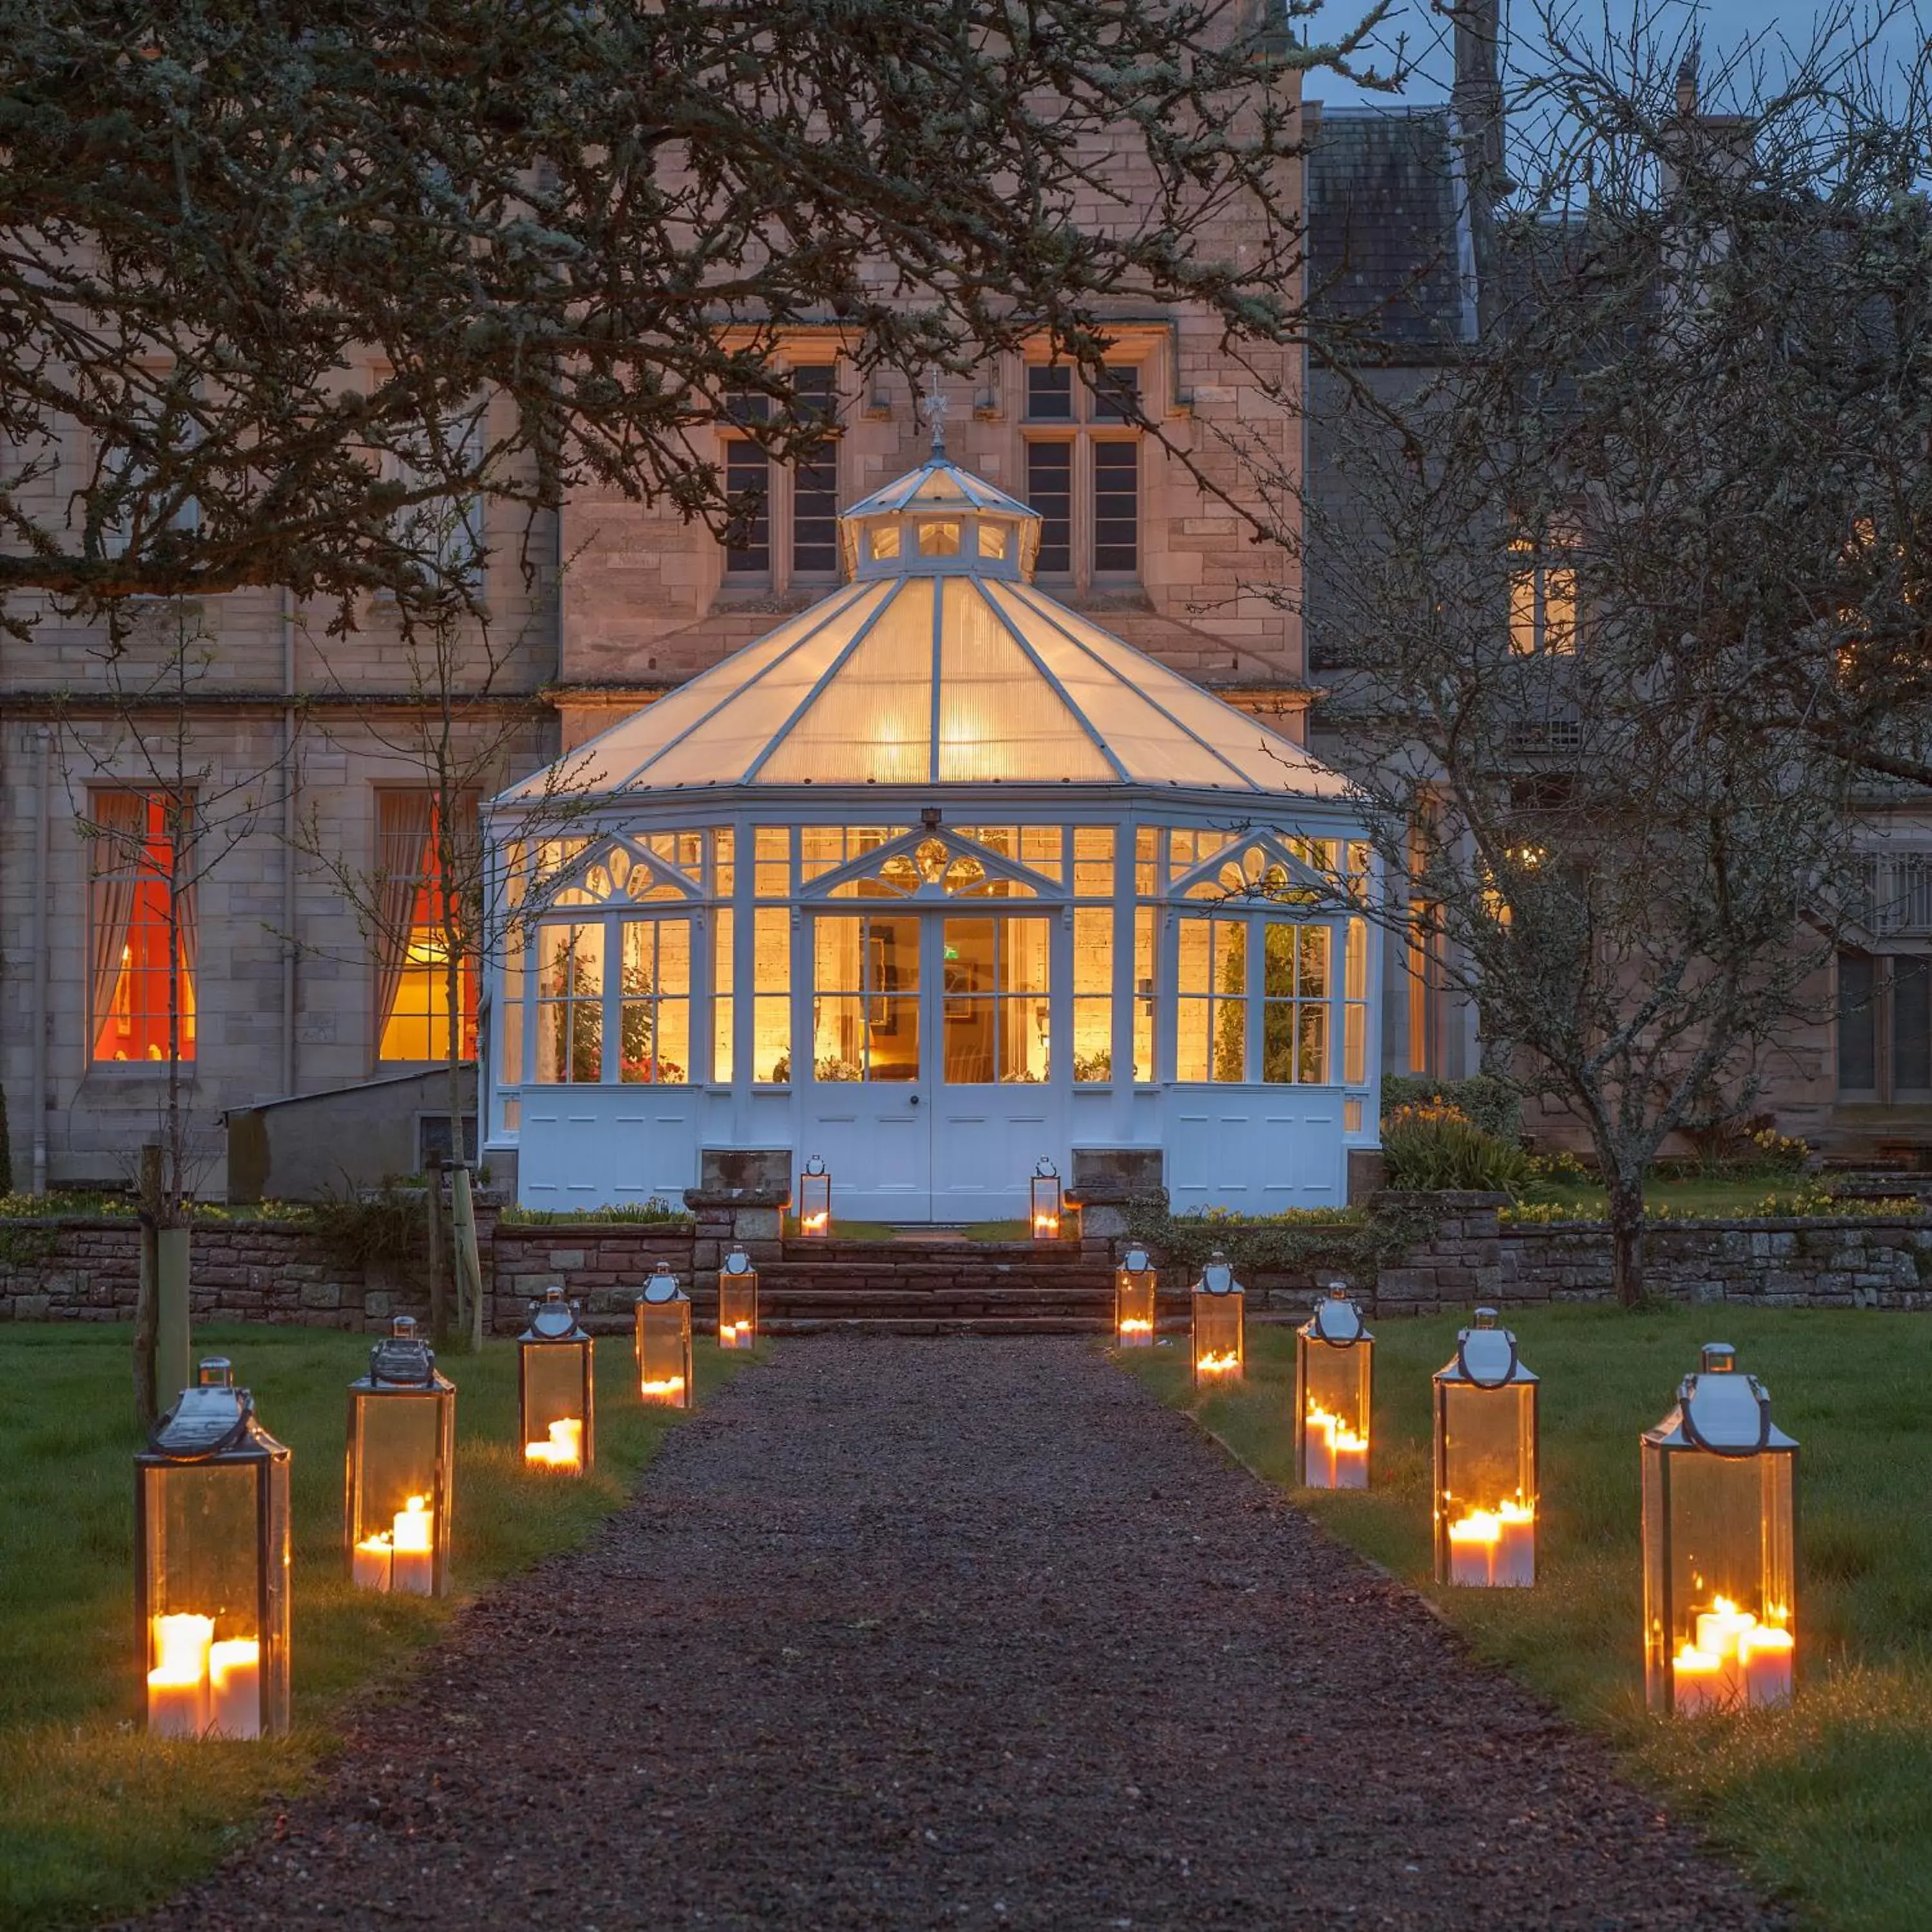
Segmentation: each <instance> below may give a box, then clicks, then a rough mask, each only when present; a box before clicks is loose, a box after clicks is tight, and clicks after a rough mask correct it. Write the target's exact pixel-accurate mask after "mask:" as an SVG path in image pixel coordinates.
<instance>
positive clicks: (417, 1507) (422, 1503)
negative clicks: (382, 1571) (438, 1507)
mask: <svg viewBox="0 0 1932 1932" xmlns="http://www.w3.org/2000/svg"><path fill="white" fill-rule="evenodd" d="M389 1588H390V1589H392V1590H393V1591H395V1592H397V1593H398V1595H406V1596H413V1597H428V1596H431V1595H434V1592H435V1589H436V1512H435V1511H434V1510H433V1509H431V1508H430V1507H429V1505H428V1498H427V1497H425V1496H412V1497H410V1499H409V1501H408V1502H406V1503H405V1504H404V1505H403V1507H402V1508H401V1509H400V1510H398V1511H397V1512H396V1521H395V1557H394V1558H393V1559H392V1564H391V1568H390V1571H389Z"/></svg>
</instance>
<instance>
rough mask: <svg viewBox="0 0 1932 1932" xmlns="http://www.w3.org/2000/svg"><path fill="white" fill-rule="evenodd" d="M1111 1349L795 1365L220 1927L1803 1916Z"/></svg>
mask: <svg viewBox="0 0 1932 1932" xmlns="http://www.w3.org/2000/svg"><path fill="white" fill-rule="evenodd" d="M1770 1922H1772V1921H1770V1920H1769V1919H1768V1918H1767V1917H1766V1913H1765V1910H1764V1908H1763V1906H1761V1905H1760V1903H1759V1902H1758V1901H1757V1900H1755V1899H1754V1898H1753V1897H1752V1896H1751V1894H1749V1893H1748V1891H1746V1890H1745V1888H1744V1887H1743V1886H1742V1885H1741V1884H1740V1883H1739V1881H1738V1880H1737V1879H1736V1878H1735V1877H1734V1876H1733V1875H1732V1874H1731V1873H1730V1872H1729V1871H1728V1870H1727V1869H1726V1868H1725V1867H1724V1866H1723V1865H1721V1864H1719V1863H1718V1861H1715V1859H1713V1858H1710V1857H1709V1856H1708V1855H1705V1854H1704V1853H1703V1852H1700V1851H1699V1849H1697V1846H1696V1845H1695V1843H1694V1842H1693V1841H1692V1840H1691V1838H1689V1837H1688V1835H1686V1834H1685V1833H1684V1832H1681V1831H1679V1830H1677V1829H1673V1828H1672V1827H1670V1826H1667V1825H1666V1824H1665V1823H1664V1821H1663V1820H1662V1819H1661V1817H1660V1816H1659V1814H1658V1811H1657V1808H1656V1807H1655V1805H1654V1804H1653V1803H1652V1802H1649V1801H1647V1800H1646V1799H1644V1798H1643V1797H1642V1796H1639V1795H1638V1794H1637V1793H1634V1792H1633V1791H1632V1790H1630V1789H1629V1788H1628V1787H1626V1786H1625V1785H1622V1784H1619V1782H1618V1781H1616V1779H1615V1778H1613V1776H1612V1775H1611V1773H1610V1770H1609V1768H1608V1766H1607V1760H1606V1757H1605V1755H1604V1753H1603V1751H1601V1749H1600V1748H1598V1747H1597V1746H1596V1745H1594V1744H1592V1743H1591V1742H1589V1741H1588V1740H1586V1739H1580V1738H1579V1737H1577V1736H1574V1734H1572V1733H1570V1732H1568V1730H1565V1729H1564V1728H1563V1727H1562V1726H1560V1725H1559V1724H1557V1723H1556V1722H1555V1721H1553V1719H1552V1718H1550V1716H1549V1715H1547V1713H1546V1712H1544V1711H1542V1710H1541V1709H1538V1707H1537V1706H1535V1704H1533V1703H1532V1702H1531V1701H1530V1700H1529V1698H1527V1697H1526V1696H1524V1695H1523V1694H1521V1693H1520V1692H1519V1691H1516V1690H1514V1688H1511V1686H1510V1685H1508V1683H1507V1682H1505V1680H1504V1679H1502V1678H1500V1677H1499V1676H1496V1675H1494V1674H1493V1673H1488V1672H1486V1671H1484V1670H1480V1669H1478V1668H1477V1667H1475V1666H1474V1665H1472V1664H1470V1663H1469V1662H1468V1661H1466V1659H1465V1658H1463V1656H1462V1655H1461V1654H1460V1652H1459V1650H1458V1649H1457V1646H1456V1644H1455V1643H1454V1641H1453V1640H1451V1638H1450V1637H1448V1634H1446V1633H1445V1631H1443V1630H1442V1628H1441V1627H1440V1626H1439V1625H1437V1624H1436V1622H1435V1621H1434V1620H1433V1619H1432V1618H1431V1617H1430V1616H1429V1615H1428V1614H1427V1613H1426V1612H1425V1611H1424V1610H1421V1608H1420V1607H1418V1605H1417V1604H1416V1603H1415V1601H1414V1600H1413V1599H1412V1598H1409V1597H1408V1596H1406V1595H1405V1594H1404V1593H1403V1592H1401V1591H1400V1590H1398V1589H1396V1588H1395V1587H1394V1586H1392V1585H1391V1584H1389V1583H1385V1582H1384V1581H1383V1580H1381V1579H1380V1578H1379V1577H1377V1576H1376V1574H1373V1572H1371V1571H1369V1570H1367V1568H1364V1566H1363V1565H1361V1564H1360V1563H1358V1562H1356V1561H1355V1559H1353V1558H1352V1557H1350V1556H1348V1555H1346V1553H1343V1552H1342V1551H1341V1550H1338V1549H1337V1548H1335V1547H1332V1546H1331V1545H1330V1544H1327V1543H1325V1541H1323V1540H1322V1538H1320V1537H1319V1536H1318V1535H1316V1532H1314V1530H1313V1529H1312V1528H1311V1527H1310V1525H1309V1524H1308V1523H1307V1520H1305V1519H1304V1517H1301V1515H1299V1514H1298V1513H1297V1512H1296V1511H1294V1510H1293V1509H1292V1508H1289V1507H1288V1506H1287V1505H1286V1503H1284V1502H1282V1501H1281V1500H1280V1499H1278V1498H1277V1497H1276V1496H1274V1494H1273V1493H1271V1492H1270V1491H1268V1490H1265V1489H1264V1488H1263V1487H1262V1485H1260V1484H1258V1483H1256V1482H1255V1481H1253V1480H1252V1479H1251V1478H1250V1477H1248V1476H1247V1475H1245V1474H1244V1473H1243V1472H1241V1471H1240V1470H1238V1469H1235V1468H1234V1467H1232V1466H1231V1465H1230V1464H1229V1463H1227V1461H1226V1460H1225V1459H1224V1458H1223V1456H1222V1455H1221V1454H1220V1451H1218V1450H1217V1448H1215V1447H1214V1445H1212V1444H1211V1443H1210V1442H1208V1441H1207V1440H1206V1439H1205V1438H1203V1437H1202V1436H1200V1435H1199V1433H1197V1432H1196V1430H1194V1428H1193V1426H1192V1425H1191V1424H1190V1423H1188V1422H1187V1421H1186V1420H1185V1418H1182V1417H1181V1416H1179V1415H1175V1414H1174V1413H1172V1412H1170V1411H1168V1410H1165V1409H1161V1408H1160V1407H1159V1406H1157V1405H1156V1404H1155V1403H1154V1401H1153V1400H1151V1398H1150V1397H1148V1395H1147V1394H1145V1392H1144V1391H1142V1389H1141V1388H1139V1385H1137V1384H1136V1383H1135V1382H1133V1381H1132V1380H1131V1379H1130V1378H1128V1377H1127V1376H1124V1375H1122V1374H1121V1373H1118V1371H1116V1370H1114V1369H1112V1368H1111V1367H1109V1366H1108V1365H1107V1364H1106V1363H1105V1362H1104V1361H1102V1360H1100V1358H1098V1357H1097V1356H1096V1355H1094V1353H1093V1352H1091V1349H1089V1347H1088V1346H1087V1345H1085V1343H1080V1342H1077V1341H1066V1342H1061V1341H1051V1340H1034V1341H1027V1342H989V1341H977V1340H960V1341H938V1342H934V1341H901V1340H886V1339H878V1340H869V1339H868V1340H848V1339H843V1338H840V1339H829V1338H828V1339H823V1340H812V1341H805V1342H797V1343H789V1344H787V1345H786V1346H784V1347H783V1348H782V1349H781V1350H780V1351H779V1352H778V1354H777V1355H776V1356H775V1358H774V1360H773V1361H772V1362H771V1363H769V1364H768V1365H766V1366H764V1367H759V1368H755V1369H754V1370H751V1371H750V1372H748V1373H745V1374H744V1375H742V1376H739V1378H738V1379H736V1381H735V1382H733V1383H732V1384H731V1385H730V1388H728V1389H727V1390H726V1391H724V1394H721V1396H720V1397H718V1399H717V1400H715V1402H714V1403H713V1404H712V1406H711V1407H710V1408H709V1409H707V1410H706V1412H703V1414H701V1415H699V1416H698V1417H697V1418H695V1419H694V1421H692V1422H691V1423H690V1424H688V1425H686V1426H685V1427H684V1428H682V1429H681V1430H679V1431H678V1432H677V1433H676V1435H675V1436H674V1437H673V1440H672V1441H671V1442H670V1444H669V1445H667V1448H666V1449H665V1450H664V1453H663V1454H662V1456H661V1458H660V1460H658V1463H656V1464H655V1466H654V1467H653V1468H652V1470H651V1472H650V1473H649V1476H648V1477H647V1478H646V1481H645V1483H644V1485H643V1490H642V1491H641V1493H640V1496H639V1499H638V1501H637V1503H636V1504H635V1505H634V1506H633V1507H632V1508H630V1509H629V1510H628V1511H625V1513H624V1514H622V1516H621V1517H618V1518H617V1519H616V1521H615V1522H614V1523H613V1524H612V1526H611V1527H610V1529H609V1530H608V1531H607V1532H606V1533H605V1534H604V1535H603V1536H602V1537H601V1538H600V1539H599V1541H598V1542H596V1543H595V1544H594V1545H592V1547H590V1548H589V1549H588V1550H584V1551H583V1552H580V1553H578V1554H577V1555H575V1556H571V1557H568V1558H564V1559H558V1560H556V1561H554V1562H551V1563H550V1564H549V1565H547V1566H545V1567H544V1568H543V1569H542V1570H541V1571H538V1572H536V1573H535V1574H533V1575H532V1576H531V1577H529V1578H527V1579H525V1580H523V1581H520V1582H519V1583H517V1584H514V1585H513V1586H511V1587H509V1588H508V1589H505V1590H504V1591H502V1592H501V1593H499V1595H496V1596H495V1597H493V1598H491V1599H490V1601H487V1603H484V1604H479V1605H478V1606H477V1607H475V1609H474V1610H472V1612H471V1613H469V1614H468V1615H467V1616H465V1617H464V1618H463V1619H462V1620H461V1622H460V1625H458V1628H457V1631H456V1633H455V1636H454V1637H453V1639H452V1640H451V1642H450V1643H449V1645H448V1646H447V1647H446V1649H443V1651H442V1652H440V1653H438V1655H437V1657H436V1658H434V1659H433V1660H432V1661H431V1664H429V1666H428V1667H427V1668H425V1670H423V1672H422V1673H421V1675H420V1676H419V1678H418V1679H415V1680H413V1682H411V1683H410V1685H408V1686H407V1688H404V1689H403V1690H402V1691H401V1692H400V1693H399V1694H397V1695H395V1696H394V1697H392V1698H389V1699H388V1700H385V1701H384V1702H383V1703H381V1704H380V1706H379V1707H377V1708H373V1709H368V1711H366V1712H365V1715H363V1716H362V1718H361V1719H360V1721H359V1723H358V1724H357V1725H356V1728H355V1730H354V1733H353V1739H352V1742H351V1745H350V1749H349V1751H348V1752H347V1754H346V1755H345V1757H344V1758H343V1759H342V1760H341V1761H340V1762H339V1763H338V1766H337V1767H336V1769H335V1771H334V1772H332V1775H330V1777H329V1779H328V1781H327V1782H326V1784H325V1785H324V1786H323V1787H322V1788H320V1790H317V1792H316V1793H314V1794H313V1795H311V1796H308V1797H306V1798H304V1799H301V1800H299V1801H298V1802H296V1803H295V1804H293V1805H292V1806H291V1807H290V1808H289V1810H288V1811H287V1814H286V1817H284V1818H283V1819H282V1820H279V1821H278V1825H277V1828H276V1829H275V1832H273V1833H272V1835H269V1836H268V1837H266V1838H264V1839H263V1841H261V1842H260V1843H257V1845H255V1846H253V1847H252V1848H251V1849H249V1850H248V1851H247V1852H244V1853H243V1854H242V1855H241V1856H240V1857H239V1858H238V1859H237V1860H236V1861H235V1862H234V1863H233V1864H231V1865H230V1866H229V1867H228V1868H227V1869H226V1870H225V1871H223V1873H221V1874H220V1876H219V1877H218V1878H217V1879H214V1880H212V1881H211V1882H209V1883H208V1885H206V1886H205V1887H203V1888H201V1889H199V1891H196V1892H195V1893H194V1894H191V1895H190V1896H189V1897H187V1898H185V1899H183V1900H179V1901H177V1903H175V1905H174V1906H172V1907H170V1908H169V1909H168V1910H166V1911H165V1912H161V1913H160V1914H159V1915H156V1916H154V1918H151V1919H149V1920H147V1921H143V1923H144V1924H146V1925H147V1926H148V1927H150V1928H151V1932H159V1928H163V1927H167V1928H179V1932H187V1928H190V1927H193V1928H194V1932H222V1928H226V1927H292V1926H293V1927H299V1926H305V1925H311V1924H348V1925H356V1926H371V1927H377V1926H380V1927H396V1926H410V1925H422V1926H429V1925H435V1926H438V1927H448V1928H466V1929H468V1932H482V1928H491V1929H492V1932H493V1928H497V1927H502V1928H505V1932H508V1928H516V1932H523V1928H531V1932H593V1929H594V1932H619V1928H642V1927H649V1928H652V1932H658V1928H673V1927H676V1928H683V1927H750V1926H757V1927H796V1928H800V1932H804V1929H805V1928H810V1932H829V1928H833V1927H877V1928H880V1932H913V1929H914V1928H922V1927H949V1926H950V1927H1043V1928H1044V1927H1051V1928H1054V1932H1082V1928H1087V1927H1095V1928H1112V1927H1172V1928H1187V1932H1220V1929H1221V1928H1224V1927H1225V1928H1229V1932H1237V1928H1238V1932H1255V1928H1260V1927H1298V1928H1299V1927H1322V1928H1330V1927H1342V1926H1351V1927H1352V1926H1364V1927H1367V1926H1373V1927H1389V1926H1394V1927H1484V1928H1492V1927H1591V1928H1608V1927H1697V1928H1699V1932H1725V1929H1726V1928H1730V1927H1743V1926H1762V1925H1765V1924H1768V1923H1770Z"/></svg>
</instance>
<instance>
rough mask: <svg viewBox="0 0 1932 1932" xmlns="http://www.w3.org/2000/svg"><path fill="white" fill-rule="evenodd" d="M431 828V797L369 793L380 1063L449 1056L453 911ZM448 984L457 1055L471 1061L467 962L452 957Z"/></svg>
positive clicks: (471, 993)
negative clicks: (373, 806)
mask: <svg viewBox="0 0 1932 1932" xmlns="http://www.w3.org/2000/svg"><path fill="white" fill-rule="evenodd" d="M472 811H473V807H472V805H469V804H468V803H464V804H463V805H459V807H458V812H459V817H460V823H461V825H462V826H464V827H466V826H467V825H468V824H469V820H470V817H471V816H472ZM437 830H438V828H437V810H436V799H435V797H434V794H432V793H429V792H426V791H384V792H378V793H377V794H376V871H377V877H376V895H375V896H376V907H375V910H376V912H377V918H376V919H375V921H374V925H375V928H376V932H375V941H376V945H377V948H378V949H379V950H378V956H377V989H376V1011H377V1013H378V1015H380V1019H381V1025H380V1028H379V1030H378V1036H377V1039H378V1044H377V1058H378V1059H379V1060H417V1061H420V1060H442V1059H443V1058H446V1057H447V1056H448V1054H449V1045H450V1042H449V1019H450V997H451V986H450V977H451V976H450V971H449V968H450V964H451V962H450V937H449V928H450V926H451V924H452V920H451V917H450V915H451V912H452V907H451V904H450V902H449V897H448V895H447V893H446V890H445V887H444V883H443V872H442V864H441V857H440V847H441V845H442V843H443V841H442V840H441V839H440V838H439V837H438V835H437ZM458 889H459V890H460V886H459V887H458ZM458 924H459V926H460V921H458ZM455 981H456V984H455V999H456V1013H457V1016H458V1017H457V1027H458V1037H457V1043H456V1044H457V1052H458V1058H461V1059H463V1060H473V1059H474V1058H475V1057H476V974H475V963H474V962H473V961H472V960H471V959H469V958H467V957H466V956H459V957H458V959H457V960H456V961H455Z"/></svg>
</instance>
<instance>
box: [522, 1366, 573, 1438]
mask: <svg viewBox="0 0 1932 1932" xmlns="http://www.w3.org/2000/svg"><path fill="white" fill-rule="evenodd" d="M520 1354H521V1355H522V1358H523V1441H524V1442H525V1443H526V1445H527V1444H529V1443H532V1442H542V1443H549V1442H556V1441H568V1440H569V1439H570V1438H571V1436H572V1435H574V1436H575V1438H576V1439H577V1442H578V1443H580V1444H581V1442H583V1437H584V1436H585V1435H586V1434H587V1433H589V1427H588V1425H589V1412H590V1404H589V1400H587V1397H588V1395H589V1391H588V1390H587V1389H586V1388H585V1386H584V1384H585V1382H586V1379H587V1377H586V1373H585V1371H586V1369H587V1368H588V1367H589V1363H590V1348H589V1344H588V1343H580V1342H555V1343H524V1344H523V1346H522V1348H521V1349H520ZM556 1422H574V1423H575V1424H577V1429H576V1430H574V1431H565V1433H564V1434H563V1435H562V1436H561V1437H559V1436H554V1435H553V1434H552V1433H551V1429H550V1425H551V1424H552V1423H556Z"/></svg>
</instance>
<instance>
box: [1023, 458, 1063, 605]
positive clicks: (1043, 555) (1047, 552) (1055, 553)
mask: <svg viewBox="0 0 1932 1932" xmlns="http://www.w3.org/2000/svg"><path fill="white" fill-rule="evenodd" d="M1026 464H1027V502H1028V504H1029V505H1031V507H1032V508H1034V509H1036V510H1037V511H1039V512H1040V550H1039V553H1038V555H1037V556H1036V557H1035V558H1034V569H1035V571H1037V574H1040V575H1041V576H1043V577H1064V576H1066V575H1067V574H1068V572H1069V571H1071V570H1072V569H1073V445H1072V444H1071V443H1028V445H1027V452H1026Z"/></svg>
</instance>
